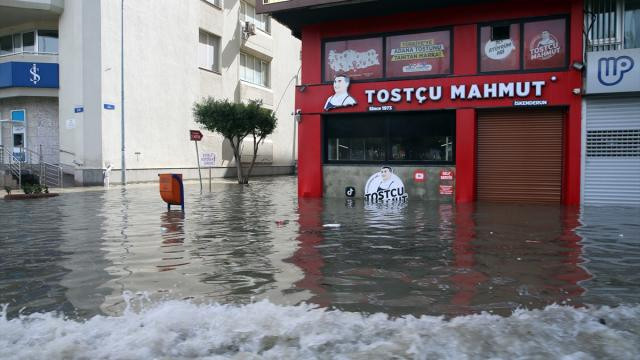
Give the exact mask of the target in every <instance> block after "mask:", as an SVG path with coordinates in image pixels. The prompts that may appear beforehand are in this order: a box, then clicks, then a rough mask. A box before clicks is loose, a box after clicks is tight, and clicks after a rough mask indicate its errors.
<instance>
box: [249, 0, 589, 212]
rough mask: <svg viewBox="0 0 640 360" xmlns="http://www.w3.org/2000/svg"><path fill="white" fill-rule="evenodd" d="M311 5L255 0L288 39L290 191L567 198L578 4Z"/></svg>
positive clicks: (576, 172)
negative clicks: (297, 52)
mask: <svg viewBox="0 0 640 360" xmlns="http://www.w3.org/2000/svg"><path fill="white" fill-rule="evenodd" d="M320 2H322V3H332V4H331V5H328V4H324V6H317V5H318V3H320ZM320 2H319V1H310V0H297V1H296V0H291V1H281V2H278V3H275V4H271V5H268V4H266V5H265V4H262V6H258V8H262V11H267V12H272V13H273V16H274V17H275V18H276V19H278V20H280V21H281V22H283V23H284V24H285V25H288V26H290V27H291V28H292V30H294V33H297V34H298V35H300V37H301V39H302V64H303V65H302V78H301V79H302V80H301V85H299V86H298V87H297V91H296V109H297V110H296V112H297V113H298V114H297V116H296V118H297V120H298V126H299V132H298V144H299V146H298V149H299V152H298V174H299V175H298V179H299V181H298V194H299V196H301V197H321V196H332V197H333V196H343V197H344V196H355V197H358V198H365V199H366V200H374V201H375V200H387V199H391V198H393V199H394V200H395V199H396V198H397V196H398V195H403V196H404V198H405V199H406V196H407V194H408V197H409V199H413V198H418V199H440V200H442V199H446V198H447V197H449V199H450V200H454V199H455V202H458V203H465V202H472V201H476V200H477V201H507V202H533V203H564V204H578V203H579V201H580V138H581V88H582V74H581V72H580V70H579V69H578V68H579V67H580V66H572V64H574V63H578V64H581V63H582V56H583V55H582V54H583V52H582V30H583V4H582V1H571V0H566V1H537V2H535V3H524V2H515V1H503V2H489V1H483V2H478V1H476V2H474V3H473V4H472V5H466V3H468V2H463V1H451V2H438V4H439V5H429V4H428V3H434V4H435V3H436V2H430V1H425V2H424V3H423V4H421V5H420V6H417V5H415V4H412V3H411V2H403V1H398V2H397V6H395V7H394V6H392V5H391V4H394V2H388V1H384V0H383V1H378V2H375V3H378V4H377V5H376V6H377V7H376V6H373V5H371V3H364V4H362V3H360V4H356V3H354V4H351V3H352V2H350V1H337V2H336V1H320ZM312 3H313V4H312ZM341 3H345V4H343V5H345V6H342V7H341V6H338V5H339V4H341ZM443 3H449V4H451V5H449V6H445V5H442V4H443ZM367 4H368V5H367ZM310 5H315V7H309V6H310ZM383 5H385V6H391V7H390V8H389V9H390V10H389V11H388V12H387V11H380V9H381V8H380V6H383ZM443 6H445V7H443ZM416 8H419V9H416ZM387 13H388V14H389V15H380V14H387ZM337 18H342V19H338V20H336V19H337ZM305 19H306V20H305ZM310 19H313V20H310ZM334 85H335V86H334ZM345 89H347V90H346V92H344V90H345ZM385 172H386V173H389V172H391V173H393V175H391V176H393V178H391V180H388V176H389V175H387V178H386V179H385ZM376 176H377V177H379V179H377V180H376V179H375V177H376ZM393 179H397V180H398V182H400V183H401V184H403V185H402V189H400V188H396V189H392V190H390V191H391V192H390V191H389V190H385V187H384V186H383V184H384V183H385V181H387V183H393V181H394V180H393ZM376 181H377V183H376ZM373 183H375V184H373ZM371 184H373V185H371ZM369 188H371V189H373V190H370V189H369ZM387 189H389V185H387ZM394 190H395V192H394ZM385 191H386V193H385ZM391 195H393V196H391Z"/></svg>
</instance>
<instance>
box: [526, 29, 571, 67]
mask: <svg viewBox="0 0 640 360" xmlns="http://www.w3.org/2000/svg"><path fill="white" fill-rule="evenodd" d="M523 45H524V46H523V47H524V56H523V57H524V69H525V70H532V69H548V68H561V67H565V66H566V65H567V55H568V53H569V51H568V50H569V49H568V48H567V45H568V44H567V22H566V19H555V20H543V21H532V22H527V23H525V24H524V41H523Z"/></svg>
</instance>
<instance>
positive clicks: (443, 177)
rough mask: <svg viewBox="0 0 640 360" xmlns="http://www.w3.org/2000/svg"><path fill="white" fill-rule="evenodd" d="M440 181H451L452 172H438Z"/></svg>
mask: <svg viewBox="0 0 640 360" xmlns="http://www.w3.org/2000/svg"><path fill="white" fill-rule="evenodd" d="M440 180H453V171H451V170H442V171H440Z"/></svg>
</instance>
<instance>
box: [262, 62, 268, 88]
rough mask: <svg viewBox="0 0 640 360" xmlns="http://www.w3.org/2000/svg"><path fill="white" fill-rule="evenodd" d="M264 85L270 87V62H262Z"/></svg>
mask: <svg viewBox="0 0 640 360" xmlns="http://www.w3.org/2000/svg"><path fill="white" fill-rule="evenodd" d="M262 86H264V87H269V64H268V63H266V62H264V61H263V62H262Z"/></svg>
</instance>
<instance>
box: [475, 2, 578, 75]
mask: <svg viewBox="0 0 640 360" xmlns="http://www.w3.org/2000/svg"><path fill="white" fill-rule="evenodd" d="M559 19H564V21H565V31H564V42H565V44H566V47H567V51H566V53H567V55H566V56H565V58H564V64H563V65H562V66H560V67H550V68H540V69H528V70H525V68H524V49H525V46H524V24H526V23H532V22H538V21H545V20H559ZM513 24H518V27H519V29H520V39H519V40H520V66H519V69H518V70H497V71H482V51H483V49H484V48H483V46H482V39H481V30H482V28H483V27H485V26H494V25H509V26H511V25H513ZM570 31H571V22H570V18H569V15H568V14H561V15H551V16H538V17H531V18H518V19H510V20H500V21H490V22H483V23H478V26H477V30H476V33H477V40H476V43H477V54H476V57H477V64H478V74H483V75H484V74H523V73H538V72H550V71H567V70H568V69H569V59H570V58H571V36H570V35H571V34H570Z"/></svg>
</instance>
